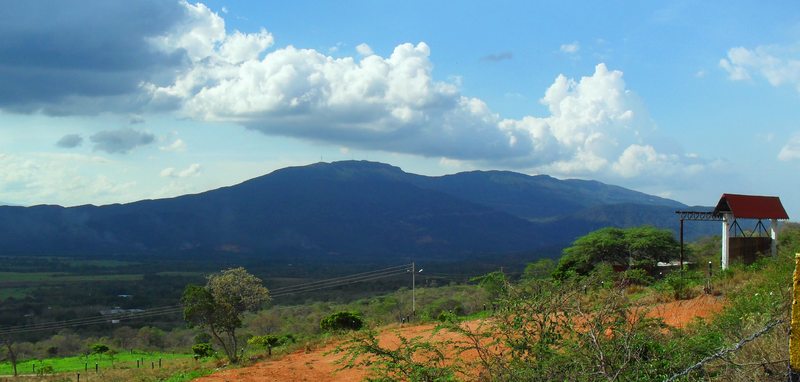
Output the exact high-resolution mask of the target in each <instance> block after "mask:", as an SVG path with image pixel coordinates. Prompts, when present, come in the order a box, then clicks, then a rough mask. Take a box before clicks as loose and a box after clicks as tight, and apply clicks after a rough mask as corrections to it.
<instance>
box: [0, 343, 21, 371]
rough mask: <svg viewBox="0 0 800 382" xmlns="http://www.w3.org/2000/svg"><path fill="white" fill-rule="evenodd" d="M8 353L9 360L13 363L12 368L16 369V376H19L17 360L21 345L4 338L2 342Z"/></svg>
mask: <svg viewBox="0 0 800 382" xmlns="http://www.w3.org/2000/svg"><path fill="white" fill-rule="evenodd" d="M0 342H1V343H2V345H3V346H4V347H5V348H6V351H7V352H8V360H9V361H11V366H13V367H14V376H15V377H16V376H17V358H19V344H17V342H16V341H14V340H12V339H11V338H8V337H4V338H3V340H2V341H0Z"/></svg>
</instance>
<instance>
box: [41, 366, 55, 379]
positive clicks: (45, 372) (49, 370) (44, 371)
mask: <svg viewBox="0 0 800 382" xmlns="http://www.w3.org/2000/svg"><path fill="white" fill-rule="evenodd" d="M55 372H56V370H55V369H54V368H53V366H52V365H42V366H40V367H39V368H38V369H36V375H37V376H39V377H41V376H44V375H48V374H55Z"/></svg>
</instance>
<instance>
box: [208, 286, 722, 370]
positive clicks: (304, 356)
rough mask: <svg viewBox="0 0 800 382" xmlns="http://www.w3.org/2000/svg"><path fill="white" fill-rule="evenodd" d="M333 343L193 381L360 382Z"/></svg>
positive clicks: (425, 329) (672, 307)
mask: <svg viewBox="0 0 800 382" xmlns="http://www.w3.org/2000/svg"><path fill="white" fill-rule="evenodd" d="M724 304H725V299H724V298H721V297H715V296H708V295H701V296H700V297H697V298H695V299H692V300H683V301H674V302H670V303H664V304H657V305H653V306H649V307H648V309H649V312H648V313H647V316H648V317H661V318H663V319H664V322H665V323H667V324H668V325H670V326H675V327H682V326H684V325H685V324H687V323H689V322H691V321H692V319H694V318H695V317H708V316H710V315H712V314H714V313H716V312H719V311H721V310H722V307H723V306H724ZM432 328H433V325H418V326H406V327H404V328H400V329H397V331H399V332H400V333H401V334H402V335H403V336H404V337H406V338H411V337H415V336H422V337H423V338H428V336H429V335H430V333H429V331H430V330H431V329H432ZM456 336H457V334H454V333H440V334H439V335H437V337H436V338H437V339H445V338H448V337H449V338H453V339H456ZM378 338H379V339H380V341H381V342H382V343H387V344H396V343H397V337H396V335H395V333H394V331H392V330H384V331H382V332H381V334H380V335H379V336H378ZM335 346H336V344H328V345H325V346H322V347H319V348H315V349H313V350H312V351H311V352H308V353H306V352H305V351H303V350H300V351H296V352H294V353H291V354H287V355H285V356H283V357H282V358H274V359H273V360H266V361H262V362H260V363H257V364H255V365H253V366H249V367H245V368H241V369H231V370H224V371H220V372H216V373H214V374H211V375H208V376H205V377H202V378H198V379H195V380H194V381H200V382H229V381H237V382H256V381H259V382H261V381H263V382H273V381H274V382H301V381H309V382H311V381H319V382H330V381H342V382H356V381H361V380H362V379H363V378H364V376H365V370H363V369H350V370H342V371H340V372H338V373H336V374H335V375H334V371H336V369H337V368H338V367H337V366H336V365H333V361H335V360H337V359H339V358H340V357H341V356H342V354H330V355H325V354H324V353H326V352H328V351H330V350H332V349H333V348H334V347H335Z"/></svg>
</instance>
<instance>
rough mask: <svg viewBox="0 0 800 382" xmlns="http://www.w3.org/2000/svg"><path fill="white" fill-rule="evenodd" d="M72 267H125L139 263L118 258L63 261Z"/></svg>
mask: <svg viewBox="0 0 800 382" xmlns="http://www.w3.org/2000/svg"><path fill="white" fill-rule="evenodd" d="M63 262H64V263H66V264H69V265H70V266H72V267H81V266H91V267H99V268H119V267H127V266H129V265H139V264H141V263H134V262H131V261H118V260H72V259H69V260H65V261H63Z"/></svg>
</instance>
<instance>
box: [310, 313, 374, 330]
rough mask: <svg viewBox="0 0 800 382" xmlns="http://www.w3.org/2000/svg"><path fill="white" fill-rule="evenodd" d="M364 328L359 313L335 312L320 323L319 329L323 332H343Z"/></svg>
mask: <svg viewBox="0 0 800 382" xmlns="http://www.w3.org/2000/svg"><path fill="white" fill-rule="evenodd" d="M362 326H364V320H362V319H361V313H359V312H354V311H351V312H347V311H342V312H336V313H334V314H331V315H330V316H328V317H325V318H323V319H322V321H320V323H319V328H320V329H321V330H322V331H324V332H337V331H345V330H359V329H361V327H362Z"/></svg>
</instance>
